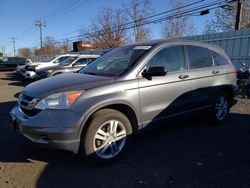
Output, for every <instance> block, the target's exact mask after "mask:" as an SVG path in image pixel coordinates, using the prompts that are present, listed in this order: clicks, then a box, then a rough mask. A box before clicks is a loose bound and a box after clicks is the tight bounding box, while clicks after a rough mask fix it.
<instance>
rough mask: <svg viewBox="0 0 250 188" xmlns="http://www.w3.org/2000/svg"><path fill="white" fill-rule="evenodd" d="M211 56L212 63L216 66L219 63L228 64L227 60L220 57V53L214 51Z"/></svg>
mask: <svg viewBox="0 0 250 188" xmlns="http://www.w3.org/2000/svg"><path fill="white" fill-rule="evenodd" d="M211 53H212V56H213V59H214V64H215V65H216V66H220V65H227V64H228V61H227V60H226V59H225V58H224V57H222V56H221V55H220V54H218V53H216V52H212V51H211Z"/></svg>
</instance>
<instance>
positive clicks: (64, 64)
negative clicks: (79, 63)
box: [59, 56, 79, 66]
mask: <svg viewBox="0 0 250 188" xmlns="http://www.w3.org/2000/svg"><path fill="white" fill-rule="evenodd" d="M77 58H79V57H76V56H75V57H68V58H67V59H65V60H64V61H61V62H59V63H60V65H63V66H67V65H69V64H70V63H72V62H73V61H75V60H76V59H77Z"/></svg>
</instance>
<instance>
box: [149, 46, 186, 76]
mask: <svg viewBox="0 0 250 188" xmlns="http://www.w3.org/2000/svg"><path fill="white" fill-rule="evenodd" d="M158 66H164V67H165V68H166V69H167V71H168V72H169V71H179V70H185V69H186V64H185V59H184V51H183V47H182V46H171V47H167V48H164V49H162V50H160V51H159V52H157V54H156V55H155V56H154V57H153V58H152V59H151V60H150V61H149V62H148V64H147V68H148V67H158Z"/></svg>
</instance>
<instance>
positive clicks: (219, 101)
mask: <svg viewBox="0 0 250 188" xmlns="http://www.w3.org/2000/svg"><path fill="white" fill-rule="evenodd" d="M229 108H230V100H229V95H228V94H227V93H225V92H220V93H219V94H218V95H217V96H216V98H215V100H214V102H213V106H212V109H211V120H212V121H213V122H214V123H216V124H221V123H223V122H224V121H225V120H226V118H227V116H228V113H229Z"/></svg>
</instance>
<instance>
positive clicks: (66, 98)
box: [35, 91, 84, 110]
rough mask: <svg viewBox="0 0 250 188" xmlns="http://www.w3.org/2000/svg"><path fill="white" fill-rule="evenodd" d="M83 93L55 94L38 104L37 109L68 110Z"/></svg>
mask: <svg viewBox="0 0 250 188" xmlns="http://www.w3.org/2000/svg"><path fill="white" fill-rule="evenodd" d="M83 92H84V91H73V92H65V93H56V94H53V95H50V96H48V97H46V98H44V99H42V100H41V101H39V102H38V104H37V105H36V107H35V108H37V109H42V110H43V109H68V108H69V107H70V106H71V105H72V104H73V103H74V102H75V101H76V100H77V99H78V97H79V96H80V95H81V94H82V93H83Z"/></svg>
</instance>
